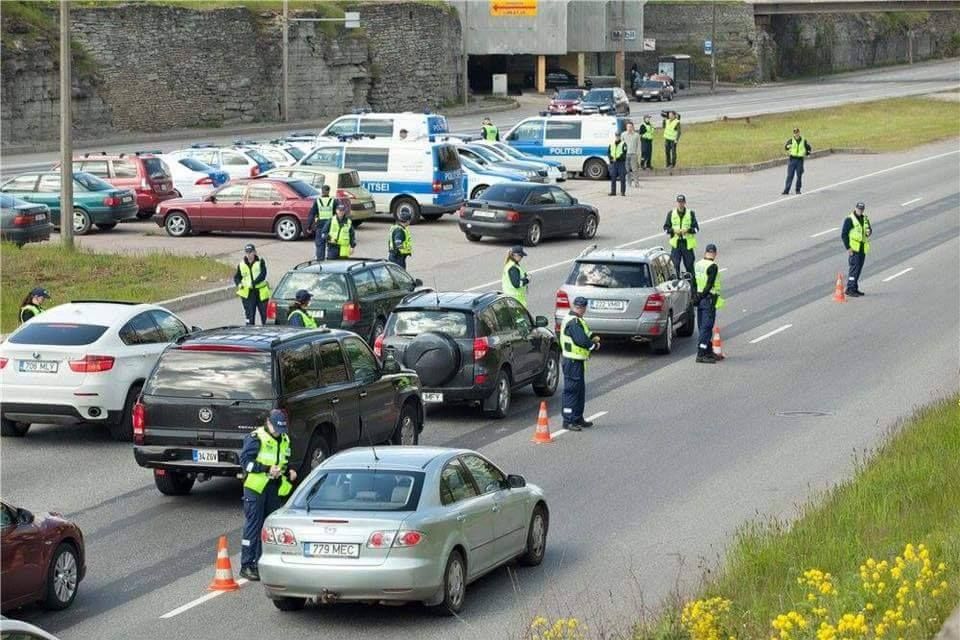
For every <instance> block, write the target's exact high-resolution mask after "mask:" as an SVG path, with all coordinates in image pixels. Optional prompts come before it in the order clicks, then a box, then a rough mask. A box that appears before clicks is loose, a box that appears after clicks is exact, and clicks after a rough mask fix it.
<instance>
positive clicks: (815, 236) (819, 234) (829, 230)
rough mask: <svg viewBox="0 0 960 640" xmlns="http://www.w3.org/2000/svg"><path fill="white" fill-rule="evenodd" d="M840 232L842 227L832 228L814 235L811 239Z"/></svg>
mask: <svg viewBox="0 0 960 640" xmlns="http://www.w3.org/2000/svg"><path fill="white" fill-rule="evenodd" d="M839 230H840V227H830V228H829V229H827V230H826V231H821V232H820V233H815V234H813V235H812V236H810V237H811V238H819V237H820V236H825V235H827V234H828V233H833V232H834V231H839Z"/></svg>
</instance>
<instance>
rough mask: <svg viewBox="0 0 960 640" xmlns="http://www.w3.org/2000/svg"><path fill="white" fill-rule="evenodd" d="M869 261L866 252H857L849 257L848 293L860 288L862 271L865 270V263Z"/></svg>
mask: <svg viewBox="0 0 960 640" xmlns="http://www.w3.org/2000/svg"><path fill="white" fill-rule="evenodd" d="M866 261H867V256H866V254H863V253H855V254H853V255H852V256H850V257H849V258H848V259H847V262H848V263H849V265H850V269H849V271H848V272H847V293H850V292H851V291H859V290H860V272H861V271H863V263H864V262H866Z"/></svg>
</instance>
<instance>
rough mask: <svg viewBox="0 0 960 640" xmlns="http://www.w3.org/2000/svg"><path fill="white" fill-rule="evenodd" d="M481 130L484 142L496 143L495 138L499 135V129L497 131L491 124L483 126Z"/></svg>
mask: <svg viewBox="0 0 960 640" xmlns="http://www.w3.org/2000/svg"><path fill="white" fill-rule="evenodd" d="M481 129H483V139H484V140H492V141H496V139H497V136H498V135H500V129H497V128H496V127H495V126H493V125H492V124H485V125H483V127H481Z"/></svg>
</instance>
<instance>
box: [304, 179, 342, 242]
mask: <svg viewBox="0 0 960 640" xmlns="http://www.w3.org/2000/svg"><path fill="white" fill-rule="evenodd" d="M340 208H341V205H340V202H339V201H338V200H337V199H336V198H331V197H330V185H328V184H325V185H323V186H322V187H321V188H320V195H319V196H317V199H316V200H314V201H313V206H312V207H310V213H309V214H308V216H307V218H308V219H309V220H310V222H309V223H308V224H307V233H308V234H309V233H312V234H313V243H314V247H315V248H314V251H315V253H316V256H317V260H323V259H324V257H325V256H326V251H327V242H326V239H325V238H324V237H323V234H322V233H320V232H319V229H320V228H321V227H323V225H324V224H326V222H327V221H328V220H329V219H330V218H332V217H333V216H334V215H336V212H337V210H338V209H340Z"/></svg>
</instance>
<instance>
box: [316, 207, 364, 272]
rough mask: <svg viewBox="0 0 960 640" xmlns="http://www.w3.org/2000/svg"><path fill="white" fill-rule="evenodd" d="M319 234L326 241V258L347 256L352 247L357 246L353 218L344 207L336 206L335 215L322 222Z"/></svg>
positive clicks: (351, 251) (332, 258)
mask: <svg viewBox="0 0 960 640" xmlns="http://www.w3.org/2000/svg"><path fill="white" fill-rule="evenodd" d="M320 236H321V237H322V238H323V239H324V241H325V242H326V243H327V260H336V259H338V258H349V257H350V254H351V253H353V249H354V247H356V246H357V234H356V232H355V231H354V229H353V220H352V219H351V218H350V216H349V215H348V212H347V210H346V208H344V207H340V208H338V209H337V212H336V215H334V216H333V217H332V218H330V219H329V220H327V221H326V222H325V223H324V224H323V227H321V228H320Z"/></svg>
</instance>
